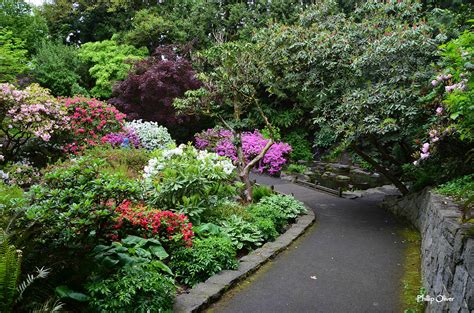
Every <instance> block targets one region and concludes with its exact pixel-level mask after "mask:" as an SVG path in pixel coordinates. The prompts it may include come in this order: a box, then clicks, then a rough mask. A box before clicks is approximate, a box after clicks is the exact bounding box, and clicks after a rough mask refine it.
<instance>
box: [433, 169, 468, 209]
mask: <svg viewBox="0 0 474 313" xmlns="http://www.w3.org/2000/svg"><path fill="white" fill-rule="evenodd" d="M436 191H437V192H439V193H441V194H443V195H447V196H450V197H453V198H454V199H455V200H456V201H458V202H460V203H461V204H462V206H463V208H464V211H465V212H469V211H471V210H473V209H474V174H471V175H466V176H463V177H460V178H457V179H454V180H452V181H450V182H447V183H445V184H442V185H440V186H438V188H436Z"/></svg>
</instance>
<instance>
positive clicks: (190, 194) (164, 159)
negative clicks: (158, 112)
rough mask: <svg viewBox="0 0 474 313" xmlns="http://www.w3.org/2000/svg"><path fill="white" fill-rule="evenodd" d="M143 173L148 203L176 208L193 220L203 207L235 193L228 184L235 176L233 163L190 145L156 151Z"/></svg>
mask: <svg viewBox="0 0 474 313" xmlns="http://www.w3.org/2000/svg"><path fill="white" fill-rule="evenodd" d="M143 176H144V179H145V185H146V186H147V191H148V192H147V194H146V197H147V200H148V202H150V203H151V204H153V205H156V206H159V207H162V208H165V209H168V210H178V211H179V212H181V213H184V214H186V215H187V216H189V218H190V219H191V221H193V222H199V220H200V214H201V213H202V212H203V211H204V210H206V209H211V208H212V207H213V206H215V205H216V203H217V202H218V201H219V200H221V199H226V198H229V197H231V196H232V195H233V194H235V190H234V189H235V188H233V186H231V185H230V184H229V181H230V179H232V178H233V176H234V166H233V165H232V162H231V161H230V160H228V159H227V158H224V157H220V156H218V155H217V154H215V153H210V152H207V151H199V150H196V149H195V148H194V147H193V146H189V145H188V146H185V145H180V146H179V147H177V148H174V149H168V150H156V152H155V153H154V157H152V158H151V159H150V160H149V162H148V165H147V166H145V169H144V174H143Z"/></svg>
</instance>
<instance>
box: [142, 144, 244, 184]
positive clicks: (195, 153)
mask: <svg viewBox="0 0 474 313" xmlns="http://www.w3.org/2000/svg"><path fill="white" fill-rule="evenodd" d="M172 159H175V160H174V161H177V162H181V163H182V164H186V163H188V162H189V161H192V162H194V163H195V164H196V165H197V166H199V168H200V174H202V175H210V176H212V175H214V174H217V173H219V172H220V173H221V175H219V176H225V177H229V176H231V175H232V173H233V172H234V169H235V166H234V165H233V164H232V162H231V161H229V160H228V159H227V158H223V157H221V156H219V155H218V154H216V153H212V152H208V151H205V150H201V151H199V150H196V149H195V148H194V147H192V146H186V145H184V144H181V145H179V146H178V147H176V148H173V149H167V150H163V151H161V152H160V154H159V156H158V157H155V158H151V159H150V160H149V161H148V165H147V166H145V168H144V170H143V172H144V174H143V177H144V178H145V180H149V179H153V178H154V177H156V176H157V175H158V174H159V173H160V171H162V170H163V169H165V168H167V167H169V164H170V163H172V161H173V160H172ZM211 173H212V175H211ZM225 177H223V178H225ZM216 178H217V177H216Z"/></svg>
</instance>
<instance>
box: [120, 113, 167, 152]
mask: <svg viewBox="0 0 474 313" xmlns="http://www.w3.org/2000/svg"><path fill="white" fill-rule="evenodd" d="M126 127H127V128H128V129H130V130H132V131H133V132H134V133H135V134H136V135H137V136H138V138H139V139H140V143H141V145H142V146H143V147H144V148H145V149H148V150H154V149H164V148H166V147H167V146H169V145H170V144H174V140H173V139H172V138H171V135H170V134H169V132H168V129H166V127H163V126H160V125H158V123H156V122H143V121H142V120H134V121H131V122H128V123H126Z"/></svg>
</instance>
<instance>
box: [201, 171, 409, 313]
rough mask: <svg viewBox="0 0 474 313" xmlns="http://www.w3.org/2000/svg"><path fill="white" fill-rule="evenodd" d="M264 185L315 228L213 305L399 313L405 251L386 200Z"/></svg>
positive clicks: (232, 310)
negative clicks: (383, 205) (298, 206)
mask: <svg viewBox="0 0 474 313" xmlns="http://www.w3.org/2000/svg"><path fill="white" fill-rule="evenodd" d="M257 181H258V182H259V183H262V184H267V185H275V189H276V190H278V191H280V192H283V193H287V194H290V193H293V194H294V196H295V197H296V198H297V199H299V200H301V201H303V202H305V203H306V204H307V205H308V206H309V207H311V208H312V209H313V210H314V212H315V213H316V224H315V225H314V226H313V227H312V228H310V229H309V230H308V231H307V234H305V235H304V236H303V237H302V238H301V239H299V240H297V241H296V242H295V243H293V244H292V245H291V246H290V247H289V248H288V250H286V251H285V252H283V253H281V254H280V255H278V256H277V257H276V258H275V259H274V260H273V261H272V262H271V263H270V264H269V265H267V266H264V267H263V268H262V269H261V270H259V271H258V272H257V273H256V274H254V275H253V276H251V277H249V278H248V280H247V281H244V282H243V283H242V284H241V285H240V286H238V287H236V289H235V290H233V291H230V292H229V293H228V294H227V295H224V297H223V298H222V299H221V300H220V301H219V302H217V303H216V304H214V305H213V306H211V307H210V308H209V309H208V312H216V313H220V312H225V313H237V312H242V313H244V312H245V313H255V312H262V313H264V312H268V313H270V312H271V313H280V312H291V313H303V312H324V313H332V312H335V313H339V312H341V313H346V312H347V313H349V312H350V313H355V312H399V311H400V310H401V308H400V307H399V299H400V291H401V289H402V287H401V285H400V279H401V276H402V268H403V266H402V264H403V253H404V244H403V242H402V239H401V237H400V236H399V234H398V232H397V231H398V230H399V229H400V228H401V226H400V225H399V224H398V223H397V221H396V219H395V217H394V216H392V215H391V214H390V213H388V212H386V211H385V210H383V209H380V208H379V207H377V202H379V201H380V200H381V196H374V197H369V198H366V197H365V198H361V199H356V200H349V199H343V198H337V197H334V196H331V195H328V194H325V193H322V192H318V191H315V190H312V189H308V188H305V187H302V186H299V185H296V184H293V183H289V182H285V181H282V180H280V179H276V178H271V177H265V176H260V177H257Z"/></svg>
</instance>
